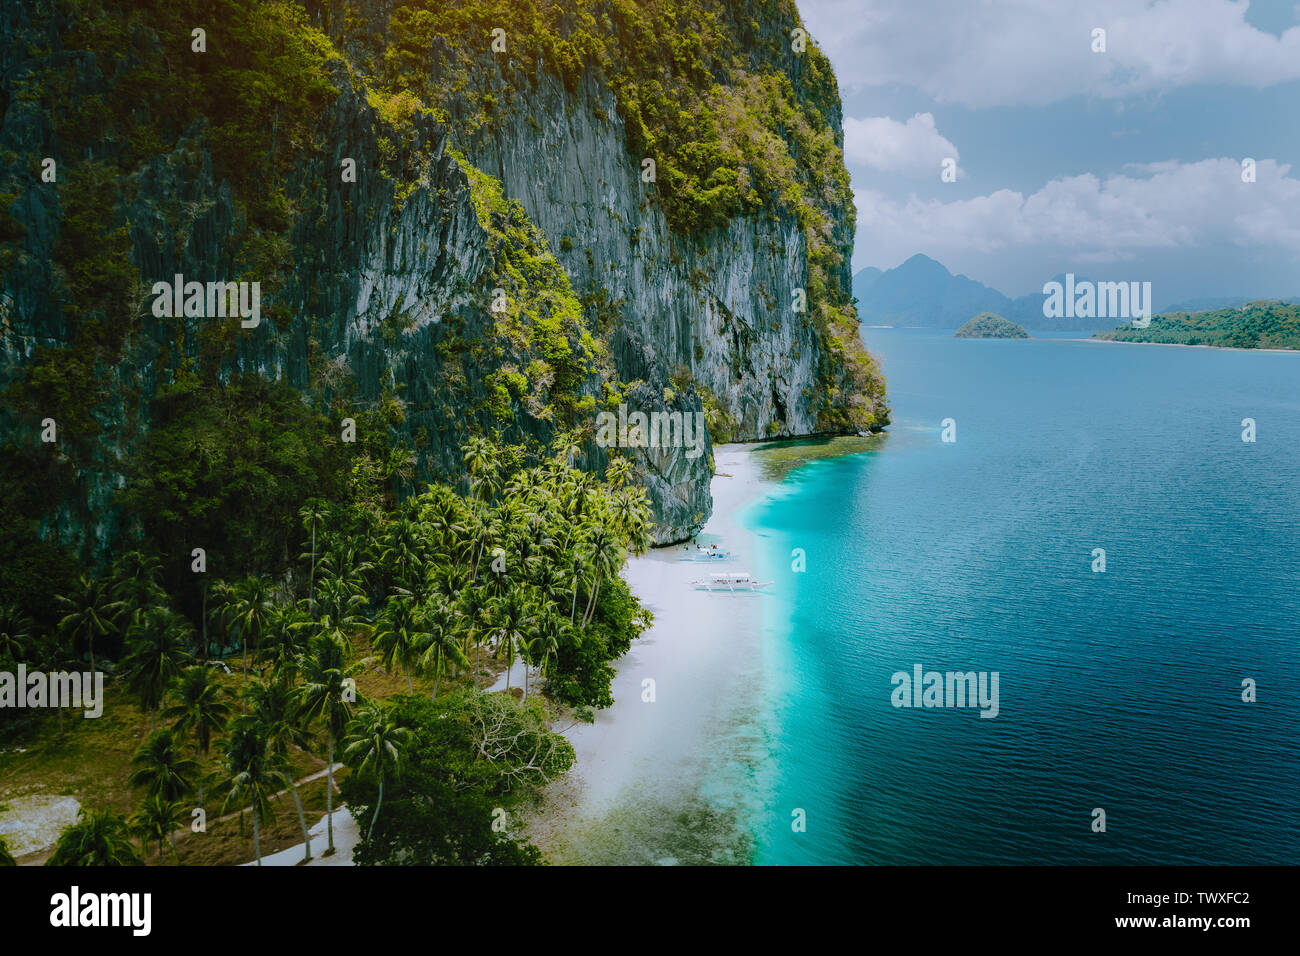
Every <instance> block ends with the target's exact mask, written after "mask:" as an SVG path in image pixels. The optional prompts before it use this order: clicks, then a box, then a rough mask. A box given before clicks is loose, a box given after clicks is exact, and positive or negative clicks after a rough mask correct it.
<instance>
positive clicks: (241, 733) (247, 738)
mask: <svg viewBox="0 0 1300 956" xmlns="http://www.w3.org/2000/svg"><path fill="white" fill-rule="evenodd" d="M226 762H227V766H229V768H230V793H229V794H228V795H227V796H226V800H225V802H224V803H223V804H222V806H221V811H222V812H223V813H224V812H225V811H226V808H227V807H229V806H230V805H231V804H236V805H238V806H239V807H241V808H243V807H252V810H253V855H254V857H255V858H256V860H257V865H258V866H261V865H262V838H261V823H262V820H264V819H270V817H271V797H273V796H275V794H276V793H277V792H278V791H279V790H280V789H282V788H283V787H284V786H286V785H287V784H288V783H289V782H290V781H289V775H288V773H286V772H285V767H286V765H287V761H286V760H285V758H284V756H283V755H281V754H278V753H276V752H274V751H273V750H271V749H270V748H268V747H267V741H266V736H265V734H264V732H263V730H262V728H261V726H260V725H259V724H258V723H257V722H256V721H255V720H252V719H250V718H247V717H241V718H239V719H238V720H236V721H235V724H234V727H233V729H232V730H231V732H230V741H229V743H228V744H227V746H226Z"/></svg>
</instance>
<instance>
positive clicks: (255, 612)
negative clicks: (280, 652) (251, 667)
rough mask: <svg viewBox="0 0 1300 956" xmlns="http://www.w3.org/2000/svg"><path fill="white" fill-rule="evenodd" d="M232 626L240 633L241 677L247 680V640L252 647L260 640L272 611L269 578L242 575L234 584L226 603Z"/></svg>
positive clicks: (269, 621)
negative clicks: (241, 579) (228, 602)
mask: <svg viewBox="0 0 1300 956" xmlns="http://www.w3.org/2000/svg"><path fill="white" fill-rule="evenodd" d="M228 613H229V621H230V625H231V627H232V628H233V629H234V630H235V632H236V633H237V634H238V635H239V643H240V645H241V648H242V650H243V658H244V663H243V670H244V680H245V681H247V680H248V644H249V642H250V641H252V643H253V645H254V650H256V647H257V645H258V644H259V643H260V642H261V639H262V633H263V632H264V631H265V630H266V629H267V627H268V626H269V625H270V623H271V618H272V616H273V615H274V613H275V601H274V596H273V591H272V588H271V581H270V579H269V578H267V577H266V576H264V575H260V574H259V575H254V576H253V577H250V578H245V579H244V580H243V581H240V582H239V583H238V584H236V585H235V592H234V599H233V600H232V601H231V603H230V605H229V610H228Z"/></svg>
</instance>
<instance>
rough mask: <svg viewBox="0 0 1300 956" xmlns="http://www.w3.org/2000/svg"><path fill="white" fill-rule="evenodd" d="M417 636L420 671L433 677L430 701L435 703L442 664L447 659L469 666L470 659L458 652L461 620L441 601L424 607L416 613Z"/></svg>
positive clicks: (460, 651)
mask: <svg viewBox="0 0 1300 956" xmlns="http://www.w3.org/2000/svg"><path fill="white" fill-rule="evenodd" d="M418 614H419V618H418V619H419V621H420V632H421V634H422V635H423V643H422V645H421V648H422V653H421V655H420V667H421V668H423V670H424V671H425V673H429V672H430V671H432V673H433V694H432V699H433V700H437V699H438V681H439V680H440V679H441V678H442V671H443V666H444V665H443V661H444V659H450V660H452V661H453V662H455V663H457V664H460V665H461V666H462V667H468V666H469V658H467V657H466V656H465V652H464V651H462V650H461V649H460V629H461V628H460V620H459V617H458V615H457V614H456V611H455V610H454V609H453V608H452V606H451V605H450V604H448V603H446V602H444V601H436V602H435V603H432V604H426V605H425V606H424V607H422V608H420V610H419V612H418Z"/></svg>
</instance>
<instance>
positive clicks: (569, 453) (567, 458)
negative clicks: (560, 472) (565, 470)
mask: <svg viewBox="0 0 1300 956" xmlns="http://www.w3.org/2000/svg"><path fill="white" fill-rule="evenodd" d="M551 450H552V451H553V452H555V458H556V460H557V461H560V462H563V463H564V465H565V466H567V467H569V468H572V467H573V464H574V462H575V461H576V460H577V458H578V455H580V454H582V439H581V438H580V437H579V435H578V432H577V431H576V430H574V431H560V432H556V433H555V438H553V439H552V440H551Z"/></svg>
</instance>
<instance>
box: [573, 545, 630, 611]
mask: <svg viewBox="0 0 1300 956" xmlns="http://www.w3.org/2000/svg"><path fill="white" fill-rule="evenodd" d="M586 558H587V562H588V564H589V565H590V567H591V569H592V582H593V583H592V588H591V596H590V598H589V599H588V601H587V611H586V613H585V614H583V616H582V626H583V628H584V629H585V628H586V626H587V625H588V624H590V623H591V618H592V616H593V615H594V614H595V613H596V600H597V598H599V597H600V582H601V580H602V579H603V578H607V577H610V576H611V575H615V574H617V573H618V569H619V568H620V567H622V566H623V560H624V552H623V548H622V547H621V546H620V544H619V542H618V541H617V540H616V539H615V537H614V536H613V535H612V534H610V533H609V531H608V530H606V528H605V527H604V526H603V525H597V526H596V527H595V528H593V529H592V531H591V534H590V536H589V538H588V542H587V553H586Z"/></svg>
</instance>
